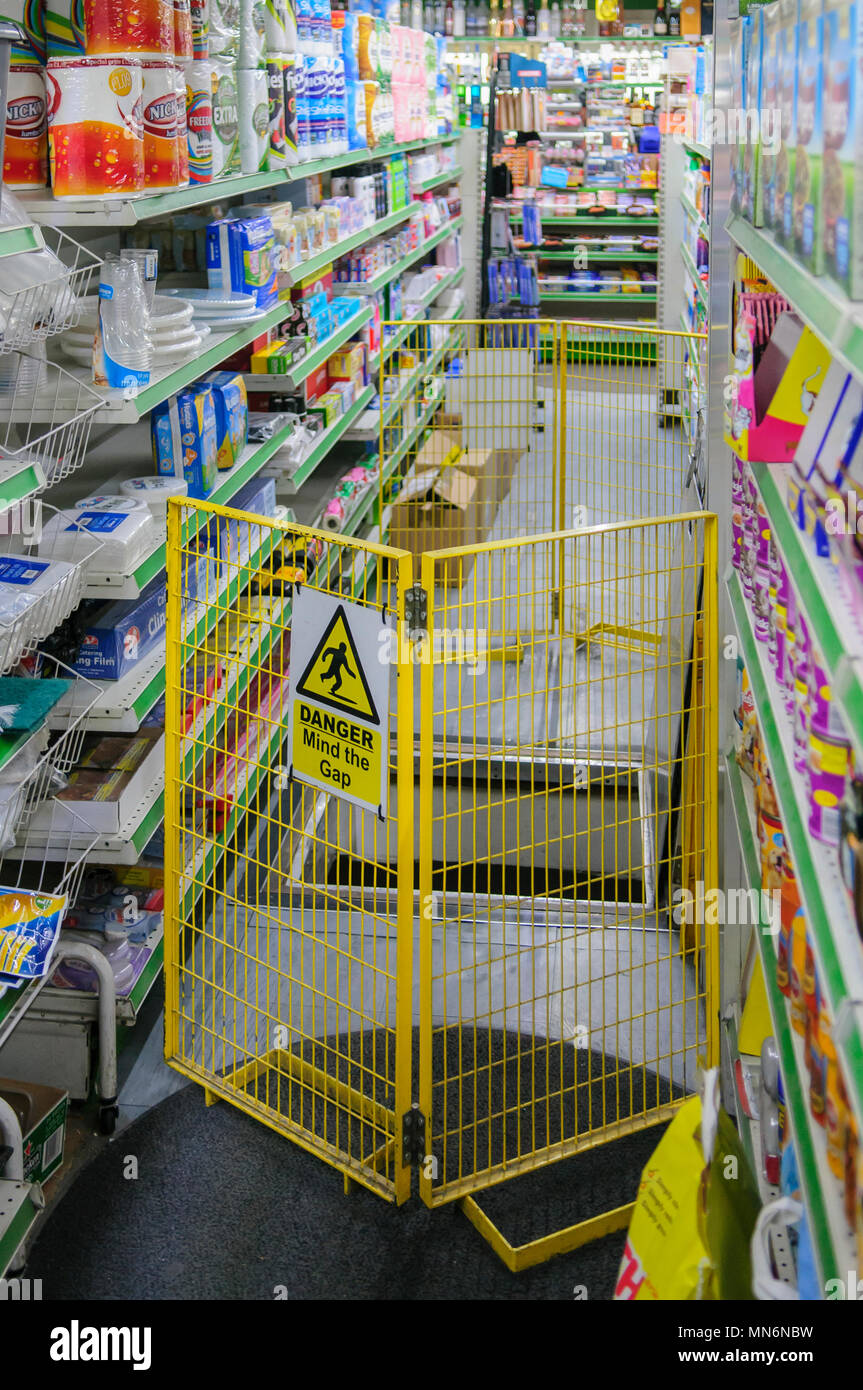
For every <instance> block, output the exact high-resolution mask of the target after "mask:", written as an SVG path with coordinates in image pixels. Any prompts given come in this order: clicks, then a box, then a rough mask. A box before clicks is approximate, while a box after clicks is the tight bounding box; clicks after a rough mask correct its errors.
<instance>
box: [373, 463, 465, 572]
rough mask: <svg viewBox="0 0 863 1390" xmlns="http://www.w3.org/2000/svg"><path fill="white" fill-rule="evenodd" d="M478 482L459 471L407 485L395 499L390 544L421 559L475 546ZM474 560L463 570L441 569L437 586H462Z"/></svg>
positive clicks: (431, 473)
mask: <svg viewBox="0 0 863 1390" xmlns="http://www.w3.org/2000/svg"><path fill="white" fill-rule="evenodd" d="M476 494H477V482H476V479H475V478H471V477H469V476H468V475H467V474H466V473H462V472H461V471H460V470H459V469H458V468H446V469H444V470H443V471H435V470H434V469H429V470H428V471H427V472H424V473H419V474H417V476H416V477H414V478H413V479H412V480H411V481H410V482H409V483H407V484H406V485H405V486H404V487H403V488H402V490H401V492H400V493H399V495H398V497H397V498H396V499H395V501H394V503H393V508H392V520H391V522H390V544H391V545H393V546H395V547H396V548H397V549H398V550H408V551H410V553H411V554H412V555H413V557H414V559H419V558H420V557H421V556H422V555H424V554H425V553H426V551H428V550H445V549H448V548H449V547H450V546H461V545H473V544H474V543H475V541H476ZM473 560H474V557H473V556H472V555H471V556H466V557H465V559H464V561H463V562H462V564H461V566H458V565H453V564H448V565H445V566H442V567H441V576H440V579H439V581H438V582H440V583H445V584H458V583H459V582H460V581H461V582H463V581H464V580H465V579H466V578H467V576H468V575H469V574H470V571H471V569H472V568H473Z"/></svg>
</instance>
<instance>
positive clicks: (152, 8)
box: [43, 0, 174, 58]
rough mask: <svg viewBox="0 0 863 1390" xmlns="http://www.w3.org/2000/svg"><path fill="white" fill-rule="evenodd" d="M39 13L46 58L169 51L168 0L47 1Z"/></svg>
mask: <svg viewBox="0 0 863 1390" xmlns="http://www.w3.org/2000/svg"><path fill="white" fill-rule="evenodd" d="M43 14H44V25H45V46H46V50H47V56H48V57H49V58H64V57H71V56H73V55H74V54H76V53H80V54H83V55H86V56H87V57H99V56H100V55H102V54H114V55H116V56H117V57H119V58H129V57H131V56H132V55H133V54H134V55H137V56H138V57H150V58H173V56H174V10H173V5H172V3H171V0H134V3H130V0H83V4H82V3H81V0H51V4H50V7H45V8H44V10H43Z"/></svg>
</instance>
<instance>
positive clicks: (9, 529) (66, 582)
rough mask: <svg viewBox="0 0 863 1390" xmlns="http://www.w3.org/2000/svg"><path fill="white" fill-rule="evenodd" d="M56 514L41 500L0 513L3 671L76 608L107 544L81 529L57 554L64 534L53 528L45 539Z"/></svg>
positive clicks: (0, 657) (0, 660)
mask: <svg viewBox="0 0 863 1390" xmlns="http://www.w3.org/2000/svg"><path fill="white" fill-rule="evenodd" d="M57 515H58V511H57V508H56V507H52V506H50V505H49V504H48V503H46V502H43V501H42V500H41V498H36V499H35V501H34V502H33V504H32V506H27V507H24V506H19V507H13V508H11V509H10V508H7V509H6V511H5V512H3V513H2V515H0V576H2V578H3V580H4V586H3V587H4V593H3V597H2V601H0V673H2V672H5V671H8V670H10V669H11V667H13V666H15V665H16V663H17V662H19V661H20V660H21V659H22V658H23V657H25V656H28V655H30V654H31V653H32V652H34V651H35V650H36V648H37V646H38V645H39V643H40V642H41V641H43V640H44V639H45V638H46V637H49V636H50V634H51V633H52V632H54V631H55V629H56V628H58V627H59V626H60V624H61V623H62V622H63V621H64V620H65V619H66V618H68V616H69V614H70V613H72V612H73V611H74V609H76V608H77V607H78V604H79V603H80V602H81V600H82V598H83V597H84V595H85V590H86V587H87V582H88V577H89V572H90V568H91V566H92V565H93V563H94V562H95V560H96V557H97V556H98V554H99V551H100V550H101V549H102V547H103V544H104V542H103V540H102V539H101V538H99V537H98V536H97V535H95V534H92V533H90V532H88V531H87V530H86V529H83V528H82V529H81V531H80V532H79V534H78V535H77V536H76V538H75V540H74V542H73V543H72V544H70V545H69V546H68V547H67V548H64V550H63V552H62V554H61V555H59V556H56V557H55V555H54V549H55V547H56V543H57V540H58V538H59V535H60V533H59V532H57V531H55V533H54V536H55V539H54V541H53V542H50V541H46V540H43V524H44V522H45V521H46V520H47V519H48V517H49V516H53V517H56V516H57Z"/></svg>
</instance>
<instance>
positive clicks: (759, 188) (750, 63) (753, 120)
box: [742, 9, 764, 227]
mask: <svg viewBox="0 0 863 1390" xmlns="http://www.w3.org/2000/svg"><path fill="white" fill-rule="evenodd" d="M763 18H764V11H763V10H762V9H755V10H753V12H752V14H751V16H750V30H749V51H748V53H747V57H746V122H747V123H746V131H745V136H744V141H745V143H744V145H743V204H742V212H743V215H744V217H746V218H747V220H748V221H749V222H751V223H752V225H753V226H754V227H760V226H761V225H762V223H763V221H764V188H763V185H762V181H761V180H762V172H761V159H762V147H763V140H764V132H763V131H762V129H761V113H762V110H763V109H764V108H763V103H762V78H763V71H764V67H763V65H764V23H763Z"/></svg>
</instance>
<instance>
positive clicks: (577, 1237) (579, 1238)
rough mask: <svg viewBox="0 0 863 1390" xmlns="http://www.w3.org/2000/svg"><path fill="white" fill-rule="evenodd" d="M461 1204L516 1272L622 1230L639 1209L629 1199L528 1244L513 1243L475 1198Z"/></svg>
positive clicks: (468, 1198)
mask: <svg viewBox="0 0 863 1390" xmlns="http://www.w3.org/2000/svg"><path fill="white" fill-rule="evenodd" d="M459 1206H460V1207H461V1209H462V1211H463V1212H464V1214H465V1216H466V1217H467V1219H468V1221H469V1222H470V1223H471V1225H472V1226H474V1227H475V1228H476V1229H477V1230H478V1231H479V1233H480V1235H481V1236H482V1238H483V1240H486V1241H488V1243H489V1245H490V1246H491V1248H492V1250H493V1251H494V1253H495V1254H496V1255H499V1256H500V1258H501V1259H502V1260H503V1262H504V1264H505V1265H506V1267H507V1269H509V1270H511V1271H512V1273H513V1274H520V1273H521V1271H522V1270H523V1269H531V1268H532V1267H533V1265H541V1264H544V1263H545V1261H546V1260H551V1259H553V1258H554V1256H555V1255H568V1254H569V1253H570V1252H571V1251H572V1250H577V1249H578V1248H579V1246H581V1245H588V1244H589V1243H590V1241H592V1240H600V1239H601V1237H602V1236H609V1235H612V1234H613V1233H614V1232H615V1231H622V1230H623V1228H624V1226H628V1225H629V1221H630V1217H631V1216H632V1213H633V1211H634V1210H635V1203H634V1202H627V1204H626V1206H624V1207H614V1208H613V1209H612V1210H611V1211H604V1212H601V1213H600V1214H599V1216H591V1217H589V1218H588V1220H587V1221H579V1222H577V1223H576V1225H575V1226H565V1227H564V1228H563V1230H561V1231H552V1232H551V1234H550V1235H547V1236H540V1237H539V1239H538V1240H532V1241H530V1242H529V1243H528V1244H527V1245H510V1243H509V1241H508V1240H507V1238H506V1236H505V1235H503V1234H502V1232H501V1231H499V1230H498V1229H497V1226H495V1224H494V1222H493V1221H492V1220H491V1218H490V1217H488V1216H487V1215H486V1213H485V1212H484V1211H483V1209H482V1207H481V1206H480V1205H479V1203H478V1202H477V1201H476V1200H475V1199H474V1198H473V1197H462V1199H461V1201H460V1202H459Z"/></svg>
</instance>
